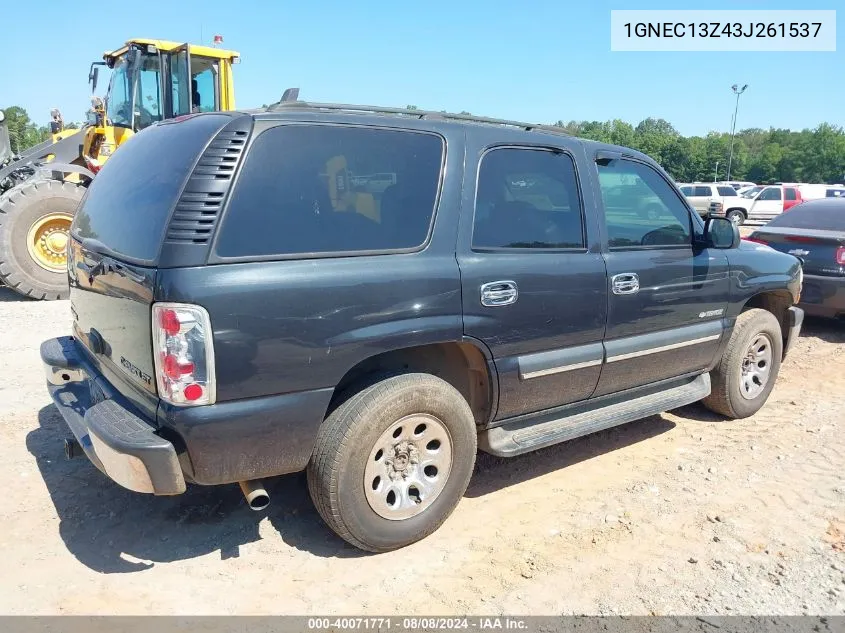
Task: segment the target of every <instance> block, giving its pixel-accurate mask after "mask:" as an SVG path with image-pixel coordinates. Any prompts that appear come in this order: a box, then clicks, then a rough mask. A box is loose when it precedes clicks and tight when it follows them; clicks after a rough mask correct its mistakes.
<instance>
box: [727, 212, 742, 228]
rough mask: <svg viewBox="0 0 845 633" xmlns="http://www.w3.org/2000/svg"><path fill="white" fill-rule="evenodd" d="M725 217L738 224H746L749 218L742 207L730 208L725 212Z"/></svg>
mask: <svg viewBox="0 0 845 633" xmlns="http://www.w3.org/2000/svg"><path fill="white" fill-rule="evenodd" d="M725 217H726V218H727V219H728V220H730V221H731V222H733V223H734V224H736V225H737V226H742V225H743V224H745V220H746V219H747V218H746V216H745V211H743V210H742V209H730V210H729V211H728V212H727V213H726V214H725Z"/></svg>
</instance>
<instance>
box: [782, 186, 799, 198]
mask: <svg viewBox="0 0 845 633" xmlns="http://www.w3.org/2000/svg"><path fill="white" fill-rule="evenodd" d="M783 193H784V194H785V197H786V199H787V200H796V199H797V198H796V196H795V189H793V188H792V187H787V188H786V189H784V190H783Z"/></svg>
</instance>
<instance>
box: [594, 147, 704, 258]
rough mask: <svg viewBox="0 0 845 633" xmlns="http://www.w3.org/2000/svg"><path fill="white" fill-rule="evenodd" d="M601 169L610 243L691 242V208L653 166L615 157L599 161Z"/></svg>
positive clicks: (617, 246) (659, 244) (676, 243)
mask: <svg viewBox="0 0 845 633" xmlns="http://www.w3.org/2000/svg"><path fill="white" fill-rule="evenodd" d="M598 170H599V184H600V186H601V192H602V198H603V200H604V210H605V219H606V223H607V235H608V241H609V245H610V246H611V247H615V248H626V247H635V246H679V245H686V244H689V243H690V214H689V211H688V210H687V207H686V206H685V205H684V203H683V202H682V201H681V199H680V198H678V196H677V195H676V194H675V191H674V190H673V189H672V188H671V187H670V186H669V184H668V183H667V182H666V181H665V180H664V179H663V178H662V177H661V176H660V174H658V173H657V172H656V171H655V170H654V169H652V168H651V167H648V166H647V165H644V164H642V163H637V162H634V161H628V160H613V161H610V163H608V164H607V165H599V166H598ZM616 192H621V193H616Z"/></svg>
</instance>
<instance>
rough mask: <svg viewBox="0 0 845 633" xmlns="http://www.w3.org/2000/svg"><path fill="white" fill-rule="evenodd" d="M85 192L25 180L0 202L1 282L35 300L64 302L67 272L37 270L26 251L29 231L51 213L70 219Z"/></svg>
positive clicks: (73, 186)
mask: <svg viewBox="0 0 845 633" xmlns="http://www.w3.org/2000/svg"><path fill="white" fill-rule="evenodd" d="M84 193H85V188H84V187H82V186H81V185H76V184H73V183H69V182H62V181H59V180H43V179H36V180H28V181H26V182H25V183H22V184H21V185H18V186H17V187H15V188H14V189H12V190H10V191H8V192H7V193H6V194H4V195H3V197H2V198H0V281H2V283H4V284H5V285H7V286H9V287H10V288H12V289H13V290H14V291H15V292H17V293H19V294H22V295H24V296H27V297H32V298H34V299H47V300H52V299H65V298H67V296H68V283H67V273H66V272H53V271H50V270H46V269H45V268H42V267H41V266H39V265H38V264H37V263H36V262H35V260H34V259H33V258H32V256H31V255H30V254H29V251H28V250H27V234H28V233H29V229H30V227H32V225H33V224H34V223H35V222H37V221H38V220H39V219H41V218H43V217H45V216H47V215H49V214H50V213H66V214H68V215H70V216H73V215H74V214H75V213H76V207H77V206H79V201H80V200H81V199H82V196H83V195H84Z"/></svg>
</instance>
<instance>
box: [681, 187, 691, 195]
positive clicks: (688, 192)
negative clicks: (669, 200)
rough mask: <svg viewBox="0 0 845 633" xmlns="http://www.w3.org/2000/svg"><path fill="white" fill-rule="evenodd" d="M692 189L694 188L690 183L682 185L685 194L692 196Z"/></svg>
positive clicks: (682, 191)
mask: <svg viewBox="0 0 845 633" xmlns="http://www.w3.org/2000/svg"><path fill="white" fill-rule="evenodd" d="M692 189H693V188H692V187H690V186H689V185H685V186H683V187H681V193H682V194H684V195H685V196H691V195H692Z"/></svg>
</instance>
